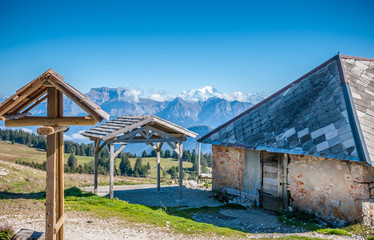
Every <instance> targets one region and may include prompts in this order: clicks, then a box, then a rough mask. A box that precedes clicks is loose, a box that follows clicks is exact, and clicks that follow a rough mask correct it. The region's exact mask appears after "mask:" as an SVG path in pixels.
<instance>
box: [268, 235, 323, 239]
mask: <svg viewBox="0 0 374 240" xmlns="http://www.w3.org/2000/svg"><path fill="white" fill-rule="evenodd" d="M261 239H262V240H267V239H270V238H261ZM271 239H273V238H271ZM276 239H280V240H288V239H300V240H319V239H322V240H323V239H324V238H315V237H304V236H295V235H291V236H287V237H280V238H276Z"/></svg>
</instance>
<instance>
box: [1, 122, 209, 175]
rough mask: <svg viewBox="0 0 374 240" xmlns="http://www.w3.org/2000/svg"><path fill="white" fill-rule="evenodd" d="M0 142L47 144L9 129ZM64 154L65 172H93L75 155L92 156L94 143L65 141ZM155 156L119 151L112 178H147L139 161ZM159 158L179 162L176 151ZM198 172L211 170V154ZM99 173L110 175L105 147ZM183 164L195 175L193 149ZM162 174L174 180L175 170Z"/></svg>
mask: <svg viewBox="0 0 374 240" xmlns="http://www.w3.org/2000/svg"><path fill="white" fill-rule="evenodd" d="M0 140H3V141H10V142H12V143H18V144H23V145H26V146H28V147H32V148H38V149H43V150H46V147H47V142H46V137H44V136H40V135H36V134H33V133H28V132H25V131H22V130H12V129H0ZM64 149H65V153H68V154H70V156H69V158H68V164H66V165H65V172H74V173H88V174H93V172H94V162H93V160H92V161H90V162H88V163H85V164H78V162H77V159H76V157H75V156H91V157H92V156H93V155H94V151H95V148H94V145H93V144H84V143H81V144H79V143H75V142H72V141H64ZM156 156H157V153H156V151H155V150H152V151H150V152H149V153H148V152H147V151H145V150H144V151H143V153H142V155H141V157H140V156H139V157H138V156H137V155H136V154H132V153H129V152H121V153H120V154H119V155H118V157H119V158H121V163H120V166H119V168H115V175H124V176H134V177H146V176H148V175H149V171H150V166H149V163H148V164H143V163H142V158H148V157H156ZM160 156H161V158H173V159H178V154H177V153H176V152H175V151H170V150H169V149H166V150H165V151H163V150H161V151H160ZM130 158H136V159H137V160H136V162H135V165H134V167H132V166H131V163H130V160H129V159H130ZM200 159H201V171H202V172H203V173H205V172H207V167H212V155H211V154H210V153H205V154H201V158H200ZM97 161H98V168H97V170H98V173H99V174H108V172H109V151H108V149H107V148H103V149H102V150H101V151H100V152H99V154H98V156H97ZM182 161H186V162H191V163H192V168H191V169H189V170H190V171H191V172H197V167H198V156H197V153H196V150H195V149H194V150H192V152H191V151H190V150H184V151H183V156H182ZM18 163H20V164H23V165H28V166H30V167H34V168H38V169H41V170H45V167H46V164H45V162H44V163H43V164H40V163H35V162H27V161H19V162H18ZM161 170H162V173H163V174H164V175H165V174H166V173H169V174H170V175H171V176H172V178H177V174H178V167H171V168H169V169H161Z"/></svg>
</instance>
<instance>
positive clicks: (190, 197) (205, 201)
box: [83, 184, 223, 207]
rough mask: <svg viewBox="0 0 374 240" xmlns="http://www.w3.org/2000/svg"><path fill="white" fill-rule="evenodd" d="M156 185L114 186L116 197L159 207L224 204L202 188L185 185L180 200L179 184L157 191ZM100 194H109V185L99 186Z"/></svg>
mask: <svg viewBox="0 0 374 240" xmlns="http://www.w3.org/2000/svg"><path fill="white" fill-rule="evenodd" d="M156 187H157V185H156V184H141V185H119V186H114V197H116V198H119V199H121V200H124V201H127V202H129V203H135V204H141V205H146V206H159V207H162V206H167V207H178V206H188V207H204V206H209V207H214V206H221V205H223V204H222V203H221V202H219V201H217V200H216V199H214V198H212V197H210V196H211V195H212V192H211V191H208V190H204V189H201V188H187V187H185V186H183V193H182V200H179V186H176V185H172V186H161V190H160V192H156V190H157V188H156ZM83 190H85V191H89V192H93V187H84V188H83ZM98 195H99V196H108V195H109V187H108V186H99V187H98Z"/></svg>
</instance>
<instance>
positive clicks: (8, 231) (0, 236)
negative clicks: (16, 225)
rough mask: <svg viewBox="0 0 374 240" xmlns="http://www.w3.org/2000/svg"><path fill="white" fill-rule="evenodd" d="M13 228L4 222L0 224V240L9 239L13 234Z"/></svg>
mask: <svg viewBox="0 0 374 240" xmlns="http://www.w3.org/2000/svg"><path fill="white" fill-rule="evenodd" d="M14 234H15V233H14V230H13V228H12V227H11V226H9V225H7V224H5V225H3V226H0V240H9V239H12V237H13V236H14Z"/></svg>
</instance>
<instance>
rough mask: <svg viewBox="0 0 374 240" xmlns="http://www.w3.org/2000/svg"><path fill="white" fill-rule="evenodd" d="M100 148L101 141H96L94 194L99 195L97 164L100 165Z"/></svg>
mask: <svg viewBox="0 0 374 240" xmlns="http://www.w3.org/2000/svg"><path fill="white" fill-rule="evenodd" d="M99 148H100V140H95V154H94V193H95V194H97V164H98V155H99V152H100V150H99Z"/></svg>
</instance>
